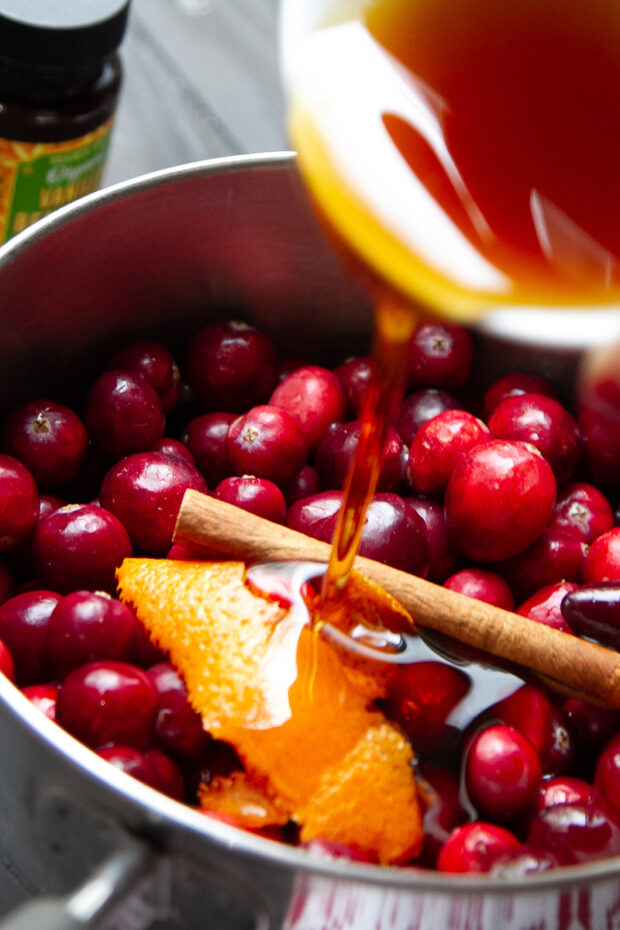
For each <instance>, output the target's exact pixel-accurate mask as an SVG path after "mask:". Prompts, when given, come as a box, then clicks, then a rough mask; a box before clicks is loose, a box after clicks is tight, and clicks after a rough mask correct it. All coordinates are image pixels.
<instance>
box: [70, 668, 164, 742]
mask: <svg viewBox="0 0 620 930" xmlns="http://www.w3.org/2000/svg"><path fill="white" fill-rule="evenodd" d="M56 711H57V713H56V719H57V721H58V723H59V724H60V725H61V726H62V727H64V728H65V729H66V730H68V731H69V732H70V733H72V734H73V736H75V737H77V738H78V739H80V740H81V741H82V742H83V743H86V745H87V746H92V747H95V748H96V747H98V746H103V745H105V744H106V743H119V744H121V745H123V744H124V745H127V746H132V747H133V748H134V749H146V748H147V747H148V746H149V745H150V744H151V742H152V739H153V734H154V727H155V718H156V714H157V691H156V690H155V686H154V685H153V683H152V682H151V680H150V678H149V677H148V675H147V674H146V672H144V671H142V669H139V668H137V667H136V666H135V665H131V664H129V663H127V662H113V661H105V662H88V663H87V664H86V665H80V667H79V668H76V669H73V671H71V672H69V674H68V675H67V677H66V678H65V680H64V681H63V683H62V687H61V689H60V694H59V695H58V704H57V708H56Z"/></svg>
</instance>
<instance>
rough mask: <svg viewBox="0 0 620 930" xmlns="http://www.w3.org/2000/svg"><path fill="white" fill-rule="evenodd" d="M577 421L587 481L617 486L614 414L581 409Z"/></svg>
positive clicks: (619, 470) (619, 451) (619, 446)
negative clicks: (580, 433) (582, 442)
mask: <svg viewBox="0 0 620 930" xmlns="http://www.w3.org/2000/svg"><path fill="white" fill-rule="evenodd" d="M578 423H579V426H580V428H581V431H582V433H583V436H584V439H585V452H584V460H583V465H584V471H585V475H586V478H587V480H588V481H590V482H592V483H593V484H595V485H600V486H601V487H604V488H612V489H617V488H618V487H620V431H619V430H618V417H617V414H616V415H615V416H607V415H606V414H605V413H601V412H599V411H598V410H594V409H589V408H586V409H584V410H582V411H581V413H580V415H579V418H578Z"/></svg>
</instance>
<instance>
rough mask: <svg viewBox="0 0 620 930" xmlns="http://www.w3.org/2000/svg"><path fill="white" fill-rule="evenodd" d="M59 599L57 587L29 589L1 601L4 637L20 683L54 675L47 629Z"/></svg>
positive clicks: (0, 629) (0, 624)
mask: <svg viewBox="0 0 620 930" xmlns="http://www.w3.org/2000/svg"><path fill="white" fill-rule="evenodd" d="M59 600H60V594H55V593H54V592H53V591H26V592H24V593H22V594H16V595H15V596H14V597H12V598H10V599H9V600H8V601H5V602H4V604H0V638H1V639H2V642H3V643H4V644H5V645H6V646H7V648H8V650H9V652H10V653H11V655H12V657H13V661H14V663H15V681H16V683H17V684H18V685H19V686H20V687H22V686H23V685H31V684H35V683H37V682H41V681H45V680H46V679H47V678H49V677H51V669H50V664H49V658H48V652H47V633H48V626H49V621H50V617H51V615H52V612H53V610H54V608H55V607H56V605H57V604H58V602H59Z"/></svg>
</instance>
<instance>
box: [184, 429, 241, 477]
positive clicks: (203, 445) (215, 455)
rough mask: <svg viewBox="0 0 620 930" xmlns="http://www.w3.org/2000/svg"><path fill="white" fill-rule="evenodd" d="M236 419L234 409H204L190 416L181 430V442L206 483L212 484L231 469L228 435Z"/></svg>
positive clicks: (230, 471) (231, 470) (230, 472)
mask: <svg viewBox="0 0 620 930" xmlns="http://www.w3.org/2000/svg"><path fill="white" fill-rule="evenodd" d="M236 419H237V417H236V414H234V413H205V414H203V415H202V416H199V417H194V419H193V420H190V421H189V423H188V424H187V425H186V427H185V429H184V431H183V442H184V443H185V444H186V446H187V448H188V449H189V451H190V452H191V454H192V455H193V457H194V459H195V462H196V468H197V469H198V471H199V472H201V474H202V475H204V478H205V480H206V482H207V484H208V485H209V487H215V485H216V484H219V483H220V481H223V480H224V478H228V477H229V476H230V475H232V473H233V467H232V465H231V462H230V455H229V453H228V442H227V438H228V429H229V427H230V425H231V423H234V421H235V420H236Z"/></svg>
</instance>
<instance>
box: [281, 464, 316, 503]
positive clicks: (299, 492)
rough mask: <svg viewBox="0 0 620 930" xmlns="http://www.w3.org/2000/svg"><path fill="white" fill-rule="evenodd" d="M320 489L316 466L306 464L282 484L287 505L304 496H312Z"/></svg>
mask: <svg viewBox="0 0 620 930" xmlns="http://www.w3.org/2000/svg"><path fill="white" fill-rule="evenodd" d="M320 490H321V482H320V480H319V476H318V474H317V470H316V468H313V466H312V465H304V467H303V468H302V469H301V470H300V471H298V472H297V474H296V475H294V476H293V477H292V478H291V480H290V481H287V482H285V483H284V484H283V485H282V493H283V494H284V498H285V500H286V504H287V507H290V506H291V504H294V503H295V501H300V500H302V499H303V498H304V497H310V495H311V494H318V493H319V491H320Z"/></svg>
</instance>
